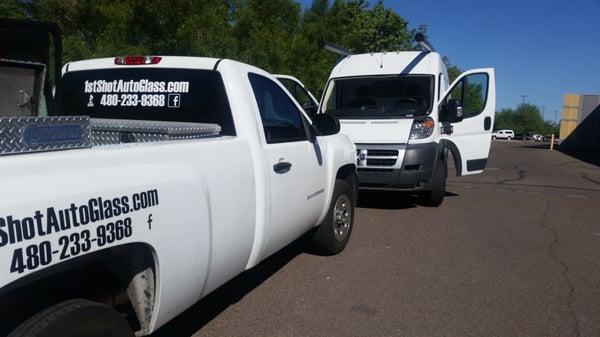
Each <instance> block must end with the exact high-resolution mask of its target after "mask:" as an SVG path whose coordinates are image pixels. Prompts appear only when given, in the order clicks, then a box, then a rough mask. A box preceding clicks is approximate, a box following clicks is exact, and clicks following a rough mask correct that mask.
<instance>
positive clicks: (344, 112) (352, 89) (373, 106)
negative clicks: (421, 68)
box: [322, 75, 433, 118]
mask: <svg viewBox="0 0 600 337" xmlns="http://www.w3.org/2000/svg"><path fill="white" fill-rule="evenodd" d="M432 97H433V76H430V75H399V76H377V77H353V78H340V79H334V80H332V81H330V82H329V85H328V87H327V89H326V91H325V100H324V104H323V108H322V109H324V112H325V113H328V114H332V115H335V116H337V117H339V118H386V117H388V118H389V117H397V116H414V115H425V114H428V113H429V112H431V106H432V104H431V103H432Z"/></svg>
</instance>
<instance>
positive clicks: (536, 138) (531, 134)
mask: <svg viewBox="0 0 600 337" xmlns="http://www.w3.org/2000/svg"><path fill="white" fill-rule="evenodd" d="M525 140H531V141H535V142H541V141H543V140H544V137H543V136H542V135H540V134H539V133H535V132H528V133H527V134H526V135H525Z"/></svg>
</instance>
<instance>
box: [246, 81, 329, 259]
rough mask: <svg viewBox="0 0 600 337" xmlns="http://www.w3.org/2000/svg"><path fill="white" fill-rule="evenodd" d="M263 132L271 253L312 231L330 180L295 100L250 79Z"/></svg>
mask: <svg viewBox="0 0 600 337" xmlns="http://www.w3.org/2000/svg"><path fill="white" fill-rule="evenodd" d="M248 77H249V79H250V84H251V86H252V90H253V91H254V96H255V98H256V103H257V106H258V109H259V112H260V119H261V122H262V126H263V130H264V150H265V152H266V160H267V163H266V166H267V169H268V170H269V178H270V179H269V180H270V191H271V202H270V206H271V207H270V208H271V220H270V232H269V239H268V247H267V250H266V253H267V254H271V253H273V252H275V251H277V250H279V249H280V248H282V247H284V246H285V245H287V244H289V243H290V242H291V241H292V240H294V239H296V238H297V237H299V236H300V235H301V234H303V233H304V232H306V231H307V230H308V229H310V228H311V227H312V226H313V225H314V224H315V223H316V221H317V220H318V216H319V214H320V211H321V210H322V209H323V207H324V205H325V204H326V203H325V200H324V196H325V193H323V192H324V188H325V179H326V177H327V174H326V171H325V165H324V164H323V160H322V157H321V153H320V151H319V148H318V144H317V143H313V142H310V141H309V132H310V130H309V129H308V125H307V121H306V120H305V118H304V117H303V115H302V113H301V111H300V109H299V108H298V107H297V105H296V104H295V103H294V102H293V100H292V98H291V97H290V96H289V95H288V94H287V93H286V92H285V91H284V90H283V89H282V88H281V87H280V85H278V84H276V83H275V82H274V81H272V80H270V79H269V78H267V77H264V76H261V75H257V74H253V73H250V74H249V75H248Z"/></svg>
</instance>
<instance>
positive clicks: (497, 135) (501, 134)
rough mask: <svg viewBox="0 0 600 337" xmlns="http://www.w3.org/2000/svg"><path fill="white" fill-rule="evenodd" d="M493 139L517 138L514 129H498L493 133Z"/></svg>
mask: <svg viewBox="0 0 600 337" xmlns="http://www.w3.org/2000/svg"><path fill="white" fill-rule="evenodd" d="M492 139H506V140H511V139H515V133H514V131H513V130H498V131H496V132H493V133H492Z"/></svg>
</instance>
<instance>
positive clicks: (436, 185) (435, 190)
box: [419, 151, 448, 207]
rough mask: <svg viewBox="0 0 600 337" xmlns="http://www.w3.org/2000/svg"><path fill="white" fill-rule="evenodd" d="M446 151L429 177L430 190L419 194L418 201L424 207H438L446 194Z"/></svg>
mask: <svg viewBox="0 0 600 337" xmlns="http://www.w3.org/2000/svg"><path fill="white" fill-rule="evenodd" d="M447 157H448V156H447V153H446V151H444V153H443V155H442V156H441V157H440V158H439V159H438V162H437V163H436V165H435V169H434V171H433V175H432V177H431V190H429V191H425V192H421V193H420V194H419V203H420V204H421V205H423V206H426V207H438V206H439V205H441V204H442V201H444V196H445V195H446V177H447V176H448V165H447V160H446V158H447Z"/></svg>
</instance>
